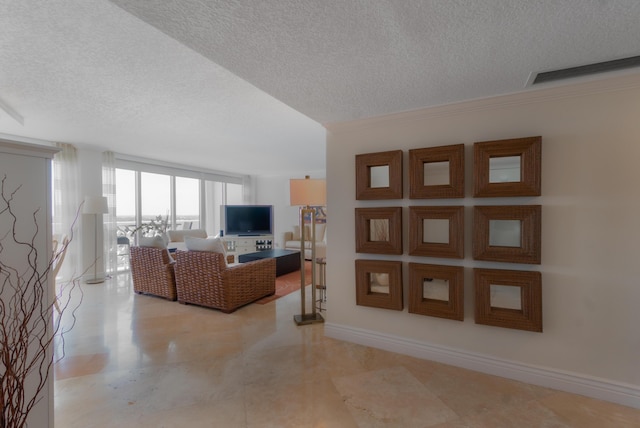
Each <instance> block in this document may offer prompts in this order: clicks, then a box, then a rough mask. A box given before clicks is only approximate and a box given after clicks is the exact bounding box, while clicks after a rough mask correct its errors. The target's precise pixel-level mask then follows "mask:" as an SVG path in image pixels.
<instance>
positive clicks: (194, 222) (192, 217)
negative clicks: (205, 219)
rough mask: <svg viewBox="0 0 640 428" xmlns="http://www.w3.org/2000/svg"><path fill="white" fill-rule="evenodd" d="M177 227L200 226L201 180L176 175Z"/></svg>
mask: <svg viewBox="0 0 640 428" xmlns="http://www.w3.org/2000/svg"><path fill="white" fill-rule="evenodd" d="M176 228H177V229H199V228H200V180H196V179H195V178H186V177H176Z"/></svg>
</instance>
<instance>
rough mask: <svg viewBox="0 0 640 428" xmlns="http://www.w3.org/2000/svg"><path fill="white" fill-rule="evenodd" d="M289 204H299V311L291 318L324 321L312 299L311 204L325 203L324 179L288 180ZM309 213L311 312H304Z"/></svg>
mask: <svg viewBox="0 0 640 428" xmlns="http://www.w3.org/2000/svg"><path fill="white" fill-rule="evenodd" d="M289 201H290V205H295V206H300V265H301V269H300V298H301V303H302V304H301V313H300V315H294V316H293V320H294V321H295V323H296V324H297V325H306V324H314V323H321V322H324V318H322V315H320V314H319V313H318V312H316V305H315V304H314V302H313V300H314V299H315V295H316V264H315V260H316V210H315V209H314V208H312V207H313V206H322V205H325V204H326V203H327V187H326V182H325V180H319V179H311V178H309V176H308V175H307V176H306V177H305V178H304V179H294V178H292V179H291V180H289ZM307 215H309V216H310V219H311V224H310V226H311V237H310V238H311V293H312V294H311V295H312V297H313V298H312V299H311V300H312V301H311V313H309V314H308V313H307V312H306V299H305V283H306V281H305V268H304V263H305V257H304V253H305V236H304V235H305V233H304V218H305V216H307Z"/></svg>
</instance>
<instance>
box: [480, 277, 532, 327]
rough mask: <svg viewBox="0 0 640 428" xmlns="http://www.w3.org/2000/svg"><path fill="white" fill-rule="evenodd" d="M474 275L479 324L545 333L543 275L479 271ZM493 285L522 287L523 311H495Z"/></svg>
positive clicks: (506, 309)
mask: <svg viewBox="0 0 640 428" xmlns="http://www.w3.org/2000/svg"><path fill="white" fill-rule="evenodd" d="M473 273H474V288H475V322H476V324H485V325H491V326H496V327H505V328H514V329H518V330H528V331H535V332H542V275H541V274H540V272H533V271H515V270H503V269H478V268H476V269H474V270H473ZM491 285H505V286H513V287H519V288H520V296H521V309H520V310H517V309H508V308H496V307H492V306H491Z"/></svg>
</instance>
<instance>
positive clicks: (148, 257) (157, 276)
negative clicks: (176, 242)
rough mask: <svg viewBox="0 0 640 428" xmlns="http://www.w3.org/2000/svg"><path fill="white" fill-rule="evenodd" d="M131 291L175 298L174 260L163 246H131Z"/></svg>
mask: <svg viewBox="0 0 640 428" xmlns="http://www.w3.org/2000/svg"><path fill="white" fill-rule="evenodd" d="M130 263H131V276H132V278H133V291H134V292H136V293H137V294H143V293H144V294H153V295H155V296H160V297H164V298H165V299H168V300H176V298H177V292H176V277H175V273H174V270H173V265H174V262H173V260H172V259H171V257H170V256H169V252H168V251H167V250H166V249H165V248H153V247H131V249H130Z"/></svg>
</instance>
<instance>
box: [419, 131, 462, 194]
mask: <svg viewBox="0 0 640 428" xmlns="http://www.w3.org/2000/svg"><path fill="white" fill-rule="evenodd" d="M433 162H449V184H437V185H425V184H424V178H425V177H424V164H426V163H433ZM409 198H411V199H437V198H464V144H455V145H451V146H440V147H427V148H423V149H413V150H409Z"/></svg>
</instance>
